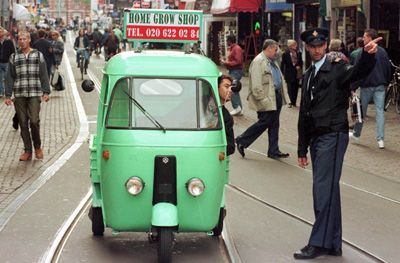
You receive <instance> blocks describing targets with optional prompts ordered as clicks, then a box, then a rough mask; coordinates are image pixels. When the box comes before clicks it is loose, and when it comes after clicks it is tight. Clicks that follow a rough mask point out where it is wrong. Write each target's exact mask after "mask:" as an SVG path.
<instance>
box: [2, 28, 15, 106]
mask: <svg viewBox="0 0 400 263" xmlns="http://www.w3.org/2000/svg"><path fill="white" fill-rule="evenodd" d="M7 33H8V32H7V30H5V29H4V28H2V27H0V98H1V97H3V95H4V86H3V79H4V77H5V74H6V72H7V68H8V60H9V59H10V56H11V54H12V53H14V52H15V47H14V43H13V42H12V41H11V40H10V39H8V38H7Z"/></svg>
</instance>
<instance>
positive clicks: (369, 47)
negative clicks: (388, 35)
mask: <svg viewBox="0 0 400 263" xmlns="http://www.w3.org/2000/svg"><path fill="white" fill-rule="evenodd" d="M381 40H382V37H377V38H375V39H374V40H372V41H370V42H369V43H368V44H366V45H365V46H364V51H365V52H368V53H369V54H375V53H376V52H377V51H378V44H377V43H378V42H379V41H381Z"/></svg>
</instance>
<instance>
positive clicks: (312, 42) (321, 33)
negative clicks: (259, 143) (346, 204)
mask: <svg viewBox="0 0 400 263" xmlns="http://www.w3.org/2000/svg"><path fill="white" fill-rule="evenodd" d="M328 35H329V32H328V30H326V29H322V28H315V29H310V30H307V31H304V32H303V33H302V34H301V36H300V37H301V40H303V41H304V42H305V44H306V50H307V51H308V53H309V54H310V57H311V60H312V66H311V67H310V68H309V69H308V70H307V71H306V72H305V74H304V77H303V86H302V97H301V103H300V113H299V120H298V134H299V138H298V149H297V153H298V164H299V166H300V167H302V168H305V167H306V166H307V165H308V158H307V153H308V148H310V153H311V160H312V173H313V186H312V189H313V199H314V215H315V222H314V225H313V228H312V231H311V235H310V239H309V241H308V244H307V245H306V246H305V247H304V248H302V249H301V250H299V251H296V252H295V253H294V255H293V256H294V258H295V259H312V258H315V257H318V256H320V255H332V256H341V255H342V219H341V205H340V189H339V180H340V176H341V172H342V166H343V159H344V154H345V152H346V148H347V145H348V142H349V134H348V129H349V127H348V120H347V109H348V107H349V103H348V98H349V96H350V83H351V82H353V81H357V80H358V79H361V78H363V77H365V76H366V75H368V74H369V72H370V71H371V70H372V67H373V66H374V62H375V60H374V54H375V53H376V51H377V44H376V42H377V41H379V40H380V39H381V38H380V39H375V40H373V41H371V42H370V43H369V44H368V45H366V46H365V47H364V51H363V52H362V54H361V58H360V60H359V62H358V63H357V64H356V65H354V66H351V65H349V64H348V63H346V62H345V61H343V60H342V59H337V60H334V61H330V60H329V59H327V56H326V51H325V50H326V47H327V44H326V40H327V38H328Z"/></svg>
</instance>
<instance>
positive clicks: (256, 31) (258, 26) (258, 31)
mask: <svg viewBox="0 0 400 263" xmlns="http://www.w3.org/2000/svg"><path fill="white" fill-rule="evenodd" d="M254 34H255V35H256V36H260V35H261V24H260V21H256V22H255V23H254Z"/></svg>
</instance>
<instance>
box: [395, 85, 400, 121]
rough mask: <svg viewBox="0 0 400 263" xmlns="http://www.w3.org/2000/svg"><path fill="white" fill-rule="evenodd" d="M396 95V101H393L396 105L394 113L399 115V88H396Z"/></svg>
mask: <svg viewBox="0 0 400 263" xmlns="http://www.w3.org/2000/svg"><path fill="white" fill-rule="evenodd" d="M396 88H397V94H396V97H397V98H396V100H395V104H396V112H397V113H398V114H400V87H399V86H397V87H396Z"/></svg>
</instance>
